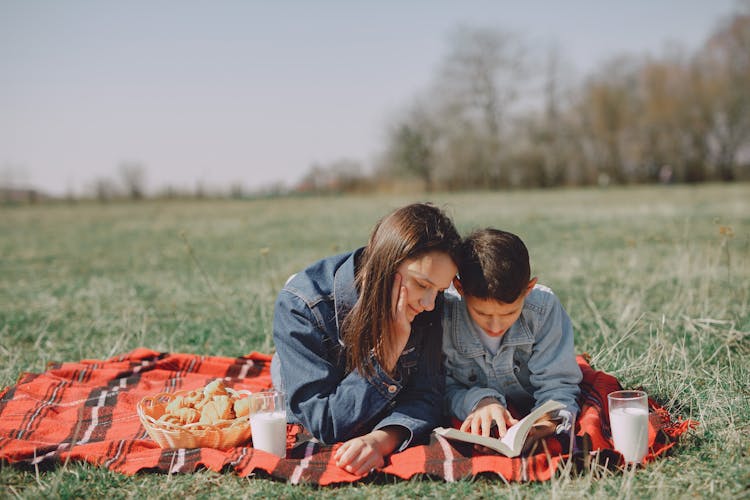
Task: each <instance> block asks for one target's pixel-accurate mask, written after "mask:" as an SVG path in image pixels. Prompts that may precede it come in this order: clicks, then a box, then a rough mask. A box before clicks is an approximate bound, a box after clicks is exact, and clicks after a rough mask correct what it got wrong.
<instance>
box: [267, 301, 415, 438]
mask: <svg viewBox="0 0 750 500" xmlns="http://www.w3.org/2000/svg"><path fill="white" fill-rule="evenodd" d="M335 337H336V336H333V338H335ZM273 338H274V344H275V347H276V353H277V354H278V358H279V362H280V373H281V379H282V384H283V390H284V391H285V392H286V396H287V410H288V411H290V412H291V413H292V414H293V415H294V416H295V417H296V418H297V419H298V420H299V421H300V423H302V425H304V426H305V428H306V429H307V430H308V431H310V433H311V434H312V435H313V436H315V437H316V438H317V439H319V440H321V441H322V442H324V443H329V444H330V443H334V442H338V441H345V440H347V439H350V438H352V437H355V436H358V435H361V434H364V433H366V432H368V431H369V426H372V425H373V422H372V420H373V417H374V416H376V415H379V414H381V413H382V412H383V411H384V410H385V409H386V408H388V407H389V406H392V405H394V404H395V403H394V401H395V399H396V396H397V395H398V394H399V392H400V391H401V390H402V389H403V387H402V385H401V383H400V381H398V380H394V379H393V378H391V377H389V376H388V375H387V374H386V373H385V371H384V370H383V369H382V368H381V367H380V366H379V365H377V363H376V364H375V375H374V376H373V377H372V378H370V379H367V378H365V377H363V376H361V375H360V374H359V373H358V372H356V371H353V372H350V373H347V372H346V371H345V368H344V364H343V363H340V362H339V360H338V356H339V354H340V352H339V351H340V349H339V346H338V345H332V343H333V342H335V340H332V337H331V336H330V335H327V334H326V332H325V331H324V326H323V322H322V320H321V318H316V316H315V314H314V312H313V311H312V310H311V309H310V308H309V307H308V306H307V304H306V303H305V302H304V301H303V300H302V299H301V298H300V297H298V296H297V295H295V294H294V293H292V292H290V291H288V290H282V291H281V293H280V294H279V297H278V299H277V301H276V307H275V310H274V321H273Z"/></svg>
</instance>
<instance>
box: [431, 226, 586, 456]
mask: <svg viewBox="0 0 750 500" xmlns="http://www.w3.org/2000/svg"><path fill="white" fill-rule="evenodd" d="M530 275H531V270H530V266H529V253H528V250H527V249H526V246H525V245H524V244H523V242H522V241H521V239H520V238H519V237H518V236H516V235H514V234H511V233H508V232H505V231H500V230H497V229H482V230H478V231H475V232H474V233H472V234H470V235H469V236H468V237H467V238H466V239H464V241H463V242H462V246H461V252H460V255H459V262H458V277H457V278H456V279H455V280H454V286H455V288H456V291H457V292H458V295H456V294H453V293H446V295H445V309H444V314H443V350H444V352H445V355H446V360H445V363H446V386H447V387H446V389H447V402H448V407H449V410H450V413H451V417H454V418H457V419H458V420H460V421H462V424H461V430H462V431H466V432H471V433H473V434H482V435H484V436H489V435H490V430H491V429H492V428H493V426H497V432H498V434H499V436H500V437H502V436H504V435H505V432H506V428H507V427H509V426H511V425H513V424H514V423H516V422H517V420H515V419H514V418H513V417H512V416H511V414H510V412H509V411H508V406H509V405H510V406H511V407H513V408H514V409H515V410H516V411H517V412H518V414H519V415H521V416H523V415H526V414H528V413H529V411H531V410H532V409H533V408H535V407H537V406H539V405H541V404H542V403H544V402H545V401H547V400H550V399H554V400H556V401H559V402H561V403H563V404H565V408H564V409H562V410H559V411H558V412H557V414H552V415H549V420H543V421H542V422H540V426H539V427H536V428H535V429H534V433H533V434H531V440H530V442H529V444H531V443H532V442H533V441H535V440H537V439H539V438H541V437H545V436H547V435H550V434H553V433H560V434H562V433H566V434H567V433H568V432H570V430H571V429H572V427H573V425H574V423H575V418H576V415H577V414H578V411H579V407H578V403H577V401H576V398H577V397H578V394H579V388H578V383H579V382H580V381H581V370H580V369H579V368H578V364H577V363H576V359H575V351H574V347H573V329H572V327H571V323H570V318H569V317H568V315H567V313H566V312H565V310H564V309H563V307H562V305H561V304H560V301H559V300H558V299H557V297H556V296H555V295H554V294H553V293H552V290H550V289H549V288H547V287H545V286H543V285H538V284H537V279H536V278H531V277H530Z"/></svg>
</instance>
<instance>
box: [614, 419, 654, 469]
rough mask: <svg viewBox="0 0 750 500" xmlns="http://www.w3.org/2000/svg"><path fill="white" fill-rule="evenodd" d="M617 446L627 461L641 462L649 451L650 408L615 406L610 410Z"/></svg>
mask: <svg viewBox="0 0 750 500" xmlns="http://www.w3.org/2000/svg"><path fill="white" fill-rule="evenodd" d="M609 423H610V426H611V427H612V439H613V440H614V442H615V448H616V449H617V451H619V452H620V453H622V455H623V457H624V458H625V461H626V462H637V463H640V462H641V460H643V457H644V456H646V452H647V451H648V410H645V409H643V408H615V409H613V410H610V412H609Z"/></svg>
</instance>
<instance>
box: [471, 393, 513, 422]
mask: <svg viewBox="0 0 750 500" xmlns="http://www.w3.org/2000/svg"><path fill="white" fill-rule="evenodd" d="M484 398H494V399H497V400H498V401H499V402H500V404H501V405H503V406H504V407H505V408H507V403H506V402H505V396H504V395H502V394H500V393H499V392H498V391H496V390H494V389H489V388H479V387H475V388H473V389H469V390H468V391H467V393H466V396H464V410H466V415H464V416H463V418H461V420H465V419H466V417H468V416H469V413H471V412H473V411H474V410H476V408H477V405H478V404H479V402H480V401H482V400H483V399H484Z"/></svg>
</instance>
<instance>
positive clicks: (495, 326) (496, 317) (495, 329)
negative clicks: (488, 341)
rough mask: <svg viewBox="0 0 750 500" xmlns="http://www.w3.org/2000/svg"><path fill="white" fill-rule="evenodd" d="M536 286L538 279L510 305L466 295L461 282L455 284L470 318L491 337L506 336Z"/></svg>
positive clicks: (530, 282) (530, 283) (533, 280)
mask: <svg viewBox="0 0 750 500" xmlns="http://www.w3.org/2000/svg"><path fill="white" fill-rule="evenodd" d="M456 281H457V280H456ZM535 284H536V278H534V279H532V280H531V281H529V285H528V286H527V287H526V290H524V292H523V293H522V294H521V295H520V296H519V297H518V298H517V299H516V300H515V302H511V303H510V304H508V303H505V302H500V301H498V300H495V299H480V298H478V297H473V296H471V295H465V294H464V293H463V289H462V288H461V286H460V282H458V283H454V285H455V287H456V289H457V290H458V291H459V293H461V295H463V298H464V302H465V303H466V309H467V310H468V311H469V316H471V319H472V320H474V323H476V324H477V325H478V326H479V327H480V328H481V329H482V330H484V332H485V333H486V334H487V335H489V336H490V337H501V336H503V335H505V332H507V331H508V329H509V328H510V327H511V325H512V324H513V323H515V322H516V320H517V319H518V317H519V316H521V311H522V310H523V303H524V300H526V296H527V295H528V294H529V292H531V290H532V289H533V288H534V285H535Z"/></svg>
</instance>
